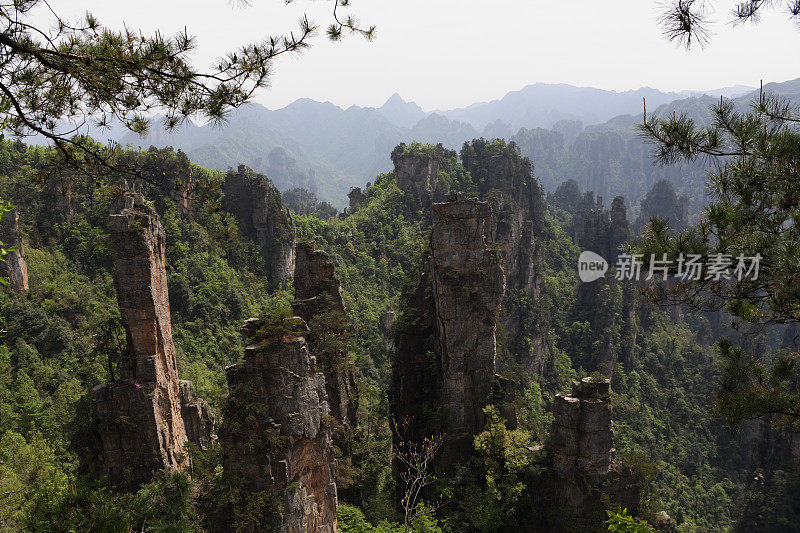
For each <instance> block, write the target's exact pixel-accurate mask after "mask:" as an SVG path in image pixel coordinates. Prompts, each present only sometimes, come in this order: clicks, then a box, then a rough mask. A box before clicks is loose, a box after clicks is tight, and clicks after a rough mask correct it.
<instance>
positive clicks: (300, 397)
mask: <svg viewBox="0 0 800 533" xmlns="http://www.w3.org/2000/svg"><path fill="white" fill-rule="evenodd" d="M268 320H269V319H268ZM307 330H308V328H307V327H306V325H305V322H303V320H302V319H300V318H299V317H294V318H286V319H278V321H277V322H276V321H275V320H273V321H272V322H269V321H265V320H259V319H251V320H248V321H247V322H246V323H245V325H244V327H243V328H242V333H243V334H244V335H245V338H246V340H247V342H248V343H249V345H248V346H247V348H246V349H245V354H244V362H242V363H239V364H236V365H232V366H229V367H228V368H227V369H226V377H227V380H228V388H229V390H230V394H229V398H228V402H227V404H226V407H225V418H224V424H223V426H222V428H221V429H220V436H219V440H220V444H221V445H222V449H223V471H224V475H225V476H226V477H228V479H230V480H231V481H232V482H236V483H239V484H240V487H241V488H242V489H243V490H245V491H248V492H252V493H257V492H262V493H266V494H267V496H268V499H270V500H271V501H272V506H270V507H269V508H267V509H265V512H264V516H262V517H260V520H259V521H260V522H261V524H260V527H262V528H264V529H265V530H267V529H268V530H275V531H279V532H283V533H301V532H302V533H334V532H335V531H336V509H337V495H336V483H335V480H334V453H333V445H332V443H331V436H330V428H329V425H328V421H327V420H326V417H327V415H328V403H327V401H326V396H325V376H324V375H323V374H322V372H320V370H319V369H318V368H317V365H316V358H315V357H313V356H312V355H311V354H310V353H309V351H308V345H307V344H306V340H305V338H304V337H303V336H301V335H302V334H304V333H307ZM266 331H269V333H266ZM222 529H224V528H222Z"/></svg>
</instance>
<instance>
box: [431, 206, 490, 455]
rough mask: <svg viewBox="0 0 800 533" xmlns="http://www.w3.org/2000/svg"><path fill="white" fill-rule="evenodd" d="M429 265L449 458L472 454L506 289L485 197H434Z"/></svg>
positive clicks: (485, 401) (487, 393)
mask: <svg viewBox="0 0 800 533" xmlns="http://www.w3.org/2000/svg"><path fill="white" fill-rule="evenodd" d="M433 211H434V213H435V215H436V223H435V224H434V226H433V231H432V233H431V257H432V261H431V269H432V276H431V277H432V283H433V298H434V302H435V308H436V319H435V321H436V325H437V338H438V342H439V345H440V348H439V349H440V364H441V381H442V385H441V400H440V401H441V410H442V419H443V428H442V429H443V432H444V433H445V435H446V436H445V445H444V449H443V455H444V456H445V462H447V458H448V457H450V458H453V457H458V456H459V455H461V454H469V452H470V451H471V449H472V438H473V437H474V435H475V434H477V433H478V432H479V431H480V430H481V429H482V428H483V425H484V422H485V420H484V414H483V408H484V407H486V405H487V404H489V403H490V402H491V398H492V391H493V387H494V382H495V374H496V354H497V345H496V338H495V335H496V332H497V320H498V316H499V313H500V304H501V303H502V301H503V295H504V294H505V276H504V274H503V268H502V266H501V252H500V251H499V250H497V249H496V248H494V247H493V246H492V242H491V228H492V211H491V208H490V207H489V204H488V203H487V202H480V201H475V200H468V199H464V198H459V199H457V200H454V201H451V202H446V203H438V204H433Z"/></svg>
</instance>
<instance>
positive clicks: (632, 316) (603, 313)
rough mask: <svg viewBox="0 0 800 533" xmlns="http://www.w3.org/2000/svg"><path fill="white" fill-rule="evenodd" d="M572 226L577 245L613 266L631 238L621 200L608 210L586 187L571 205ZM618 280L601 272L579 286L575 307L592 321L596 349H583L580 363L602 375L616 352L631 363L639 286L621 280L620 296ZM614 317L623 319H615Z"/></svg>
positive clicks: (610, 367) (610, 368)
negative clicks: (588, 351) (618, 342)
mask: <svg viewBox="0 0 800 533" xmlns="http://www.w3.org/2000/svg"><path fill="white" fill-rule="evenodd" d="M572 231H573V239H574V241H575V243H576V244H577V245H578V246H579V247H580V248H581V250H589V251H592V252H595V253H597V254H599V255H600V256H602V257H603V258H605V259H606V261H608V264H609V267H612V268H613V267H614V265H616V263H617V257H618V255H619V254H620V253H622V251H621V247H622V246H623V245H624V244H626V243H628V242H630V241H631V238H632V234H631V229H630V224H629V223H628V218H627V209H626V207H625V200H624V199H623V198H622V197H621V196H617V197H616V198H614V200H613V201H612V202H611V210H608V211H607V210H605V209H604V208H603V198H602V197H600V196H598V197H597V199H596V200H595V197H594V193H592V192H587V193H586V194H585V195H584V196H583V198H582V200H581V201H580V203H579V204H578V207H577V209H576V212H575V215H574V217H573V223H572ZM644 273H645V274H646V272H644ZM618 283H619V282H618V281H617V280H615V279H613V277H612V275H611V274H606V276H605V277H602V278H600V279H598V280H596V281H593V282H590V283H581V284H580V285H579V287H578V303H579V306H580V308H581V309H582V311H583V313H584V315H585V317H586V318H587V319H588V321H589V323H590V324H591V326H592V332H593V335H594V337H595V338H596V339H598V340H600V342H599V343H598V344H599V346H600V349H599V350H597V351H596V352H594V353H592V354H583V355H584V357H585V360H584V361H583V363H584V365H585V366H586V367H587V368H590V369H591V370H598V371H600V372H602V373H603V374H605V375H607V376H610V375H612V374H613V372H614V367H615V365H616V361H617V357H618V355H619V356H622V358H623V360H624V362H626V363H631V362H632V360H633V357H634V352H635V348H636V340H637V337H638V327H637V308H638V301H637V298H636V291H637V289H638V286H637V285H636V284H635V283H634V282H632V281H631V282H628V281H626V282H624V286H623V287H622V298H619V297H618V295H617V284H618ZM617 316H621V317H622V320H621V321H619V320H617V318H616V317H617ZM617 335H620V336H621V339H622V344H621V345H615V342H614V339H615V338H616V336H617Z"/></svg>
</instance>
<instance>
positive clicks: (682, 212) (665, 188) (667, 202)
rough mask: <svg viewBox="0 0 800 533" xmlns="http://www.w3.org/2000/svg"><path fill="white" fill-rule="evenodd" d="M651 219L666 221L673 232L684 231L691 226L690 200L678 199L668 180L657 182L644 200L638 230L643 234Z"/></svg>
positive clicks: (637, 224) (637, 220)
mask: <svg viewBox="0 0 800 533" xmlns="http://www.w3.org/2000/svg"><path fill="white" fill-rule="evenodd" d="M651 217H656V218H660V219H662V220H666V221H667V223H668V224H669V226H670V229H671V230H672V231H683V230H685V229H686V228H687V227H688V226H689V199H688V198H687V197H686V196H680V197H678V195H677V194H675V189H674V188H673V187H672V184H671V183H670V182H669V181H667V180H666V179H662V180H659V181H657V182H656V183H655V184H654V185H653V187H652V188H651V189H650V190H649V191H648V193H647V195H646V196H645V197H644V198H642V204H641V209H640V210H639V218H637V219H636V230H637V232H642V231H643V230H644V229H645V227H646V226H647V224H648V223H649V222H650V218H651Z"/></svg>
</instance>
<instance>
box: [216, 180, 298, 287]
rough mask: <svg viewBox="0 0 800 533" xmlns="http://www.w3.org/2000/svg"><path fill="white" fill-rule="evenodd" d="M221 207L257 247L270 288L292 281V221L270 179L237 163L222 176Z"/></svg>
mask: <svg viewBox="0 0 800 533" xmlns="http://www.w3.org/2000/svg"><path fill="white" fill-rule="evenodd" d="M225 210H226V211H227V212H229V213H231V214H232V215H233V216H234V217H236V220H237V222H238V224H239V230H240V231H241V232H242V234H243V235H246V236H248V237H250V238H251V239H253V240H255V241H256V242H257V243H258V244H259V246H260V247H261V257H263V259H264V263H265V266H266V273H267V278H268V279H269V282H270V284H271V287H272V288H277V287H279V286H280V285H281V284H285V283H289V282H290V281H292V278H293V276H294V261H295V258H294V253H295V250H294V245H295V227H294V222H293V221H292V216H291V214H290V213H289V209H287V208H286V206H285V205H284V204H283V200H282V198H281V193H280V192H279V191H278V189H277V188H275V186H274V185H273V184H272V182H271V181H270V180H269V179H267V178H266V177H264V176H262V175H261V174H255V173H253V171H252V170H250V169H249V168H247V167H246V166H244V165H239V169H238V171H237V172H228V174H227V175H226V176H225Z"/></svg>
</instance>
